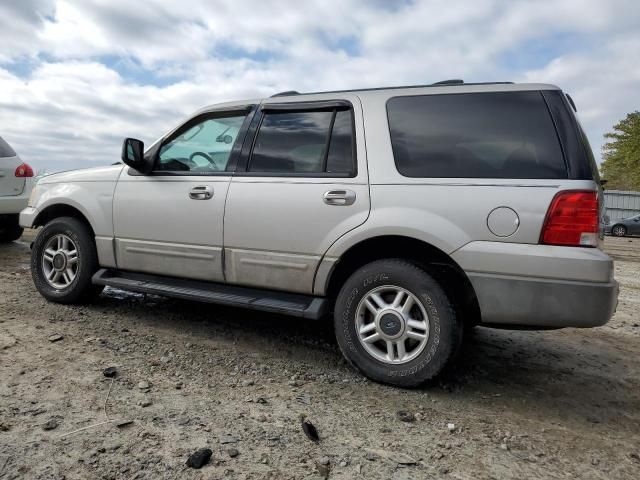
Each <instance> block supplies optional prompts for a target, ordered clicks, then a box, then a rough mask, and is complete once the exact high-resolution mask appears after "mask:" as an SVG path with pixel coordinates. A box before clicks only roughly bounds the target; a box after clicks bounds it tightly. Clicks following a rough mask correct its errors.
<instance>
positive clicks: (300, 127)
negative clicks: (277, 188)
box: [249, 110, 353, 174]
mask: <svg viewBox="0 0 640 480" xmlns="http://www.w3.org/2000/svg"><path fill="white" fill-rule="evenodd" d="M334 115H335V119H334ZM332 125H333V128H332ZM351 125H352V120H351V112H350V111H346V110H345V111H306V112H267V113H265V116H264V118H263V120H262V124H261V125H260V129H259V130H258V134H257V136H256V141H255V144H254V146H253V153H252V154H251V159H250V161H249V171H251V172H265V173H282V174H296V173H324V172H331V173H341V174H344V173H350V172H352V170H353V153H352V147H351V143H352V136H353V135H352V126H351ZM330 130H331V132H333V133H332V135H329V134H330Z"/></svg>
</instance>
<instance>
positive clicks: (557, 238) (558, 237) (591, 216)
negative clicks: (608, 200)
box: [540, 191, 598, 247]
mask: <svg viewBox="0 0 640 480" xmlns="http://www.w3.org/2000/svg"><path fill="white" fill-rule="evenodd" d="M540 243H545V244H547V245H570V246H574V247H596V246H597V245H598V196H597V193H596V192H593V191H567V192H560V193H558V194H557V195H556V196H555V197H553V201H552V202H551V206H550V207H549V211H548V212H547V218H546V219H545V221H544V225H543V226H542V235H540Z"/></svg>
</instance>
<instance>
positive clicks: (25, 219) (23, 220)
mask: <svg viewBox="0 0 640 480" xmlns="http://www.w3.org/2000/svg"><path fill="white" fill-rule="evenodd" d="M38 213H40V212H39V211H38V209H37V208H33V207H27V208H25V209H24V210H22V211H21V212H20V226H21V227H22V228H31V227H33V223H34V222H35V221H36V217H37V216H38Z"/></svg>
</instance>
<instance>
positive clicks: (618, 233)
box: [611, 225, 627, 237]
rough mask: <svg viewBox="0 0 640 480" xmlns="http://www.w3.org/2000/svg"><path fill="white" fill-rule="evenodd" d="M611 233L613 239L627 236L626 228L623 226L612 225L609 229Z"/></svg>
mask: <svg viewBox="0 0 640 480" xmlns="http://www.w3.org/2000/svg"><path fill="white" fill-rule="evenodd" d="M611 233H612V234H613V236H615V237H624V236H625V235H626V234H627V227H625V226H624V225H614V226H613V228H612V229H611Z"/></svg>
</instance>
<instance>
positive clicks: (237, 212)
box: [224, 95, 370, 293]
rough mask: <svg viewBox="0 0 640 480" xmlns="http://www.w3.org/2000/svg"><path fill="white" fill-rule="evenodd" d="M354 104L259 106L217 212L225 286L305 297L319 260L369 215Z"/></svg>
mask: <svg viewBox="0 0 640 480" xmlns="http://www.w3.org/2000/svg"><path fill="white" fill-rule="evenodd" d="M363 133H364V132H363V129H362V110H361V106H360V102H359V99H358V98H357V97H356V96H353V95H350V96H345V98H341V99H337V100H333V99H331V100H324V99H323V100H318V101H305V102H291V101H289V102H284V101H283V100H281V99H277V98H276V99H270V100H269V101H268V102H266V103H263V104H262V105H261V108H260V111H259V112H258V114H257V115H256V117H255V118H254V121H253V122H252V126H251V127H250V129H249V133H248V135H247V139H246V140H245V143H244V146H243V150H242V156H241V160H240V161H239V165H238V169H237V170H236V173H235V174H234V177H233V179H232V180H231V183H230V187H229V194H228V197H227V207H226V211H225V232H224V246H225V266H226V267H225V268H226V269H225V273H226V279H227V281H228V282H230V283H235V284H240V285H251V286H257V287H263V288H269V289H280V290H287V291H291V292H301V293H312V291H313V279H314V276H315V273H316V269H317V267H318V264H319V262H320V260H321V259H322V257H323V254H324V253H325V252H326V251H327V249H328V248H329V246H330V245H331V244H332V243H333V242H335V241H336V240H337V239H338V238H339V237H340V236H341V235H343V234H345V233H346V232H348V231H349V230H351V229H353V228H355V227H357V226H358V225H361V224H362V223H363V222H364V221H365V220H366V218H367V216H368V213H369V204H370V202H369V188H368V182H367V169H366V157H365V149H364V136H363Z"/></svg>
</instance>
